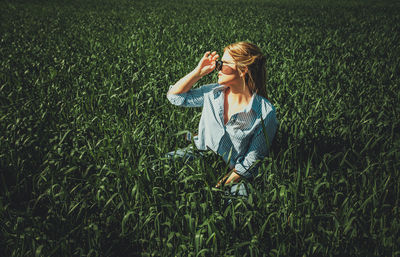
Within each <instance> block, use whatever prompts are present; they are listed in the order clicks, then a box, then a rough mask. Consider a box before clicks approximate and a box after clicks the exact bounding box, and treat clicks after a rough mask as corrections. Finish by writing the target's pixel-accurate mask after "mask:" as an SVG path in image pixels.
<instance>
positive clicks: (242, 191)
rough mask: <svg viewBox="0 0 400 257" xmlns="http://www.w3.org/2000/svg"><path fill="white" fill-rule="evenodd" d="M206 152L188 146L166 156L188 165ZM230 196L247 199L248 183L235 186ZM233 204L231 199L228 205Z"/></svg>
mask: <svg viewBox="0 0 400 257" xmlns="http://www.w3.org/2000/svg"><path fill="white" fill-rule="evenodd" d="M203 153H204V151H200V150H197V149H194V148H193V146H191V145H190V146H188V147H185V148H181V149H178V150H176V151H172V152H169V153H167V154H166V155H165V157H166V158H168V159H170V160H172V159H175V160H179V161H183V163H185V164H186V163H188V162H192V161H194V160H196V159H199V158H202V157H203ZM230 194H231V195H232V196H244V197H247V196H248V193H247V186H246V181H244V180H242V182H241V183H238V184H234V185H232V187H231V188H230ZM230 202H231V199H229V201H228V203H230Z"/></svg>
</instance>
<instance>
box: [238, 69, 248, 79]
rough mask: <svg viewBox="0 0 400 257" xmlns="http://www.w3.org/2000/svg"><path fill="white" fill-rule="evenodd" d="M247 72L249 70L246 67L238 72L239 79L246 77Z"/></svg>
mask: <svg viewBox="0 0 400 257" xmlns="http://www.w3.org/2000/svg"><path fill="white" fill-rule="evenodd" d="M248 71H249V69H248V68H247V67H244V70H243V71H240V77H241V78H244V76H246V74H247V72H248Z"/></svg>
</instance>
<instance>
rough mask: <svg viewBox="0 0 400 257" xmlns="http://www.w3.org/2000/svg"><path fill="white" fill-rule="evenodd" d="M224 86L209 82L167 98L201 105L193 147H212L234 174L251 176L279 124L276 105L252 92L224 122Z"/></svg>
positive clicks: (172, 100)
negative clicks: (238, 109)
mask: <svg viewBox="0 0 400 257" xmlns="http://www.w3.org/2000/svg"><path fill="white" fill-rule="evenodd" d="M170 88H172V86H170ZM226 88H227V87H226V86H224V85H219V84H218V83H214V84H208V85H203V86H201V87H199V88H196V89H191V90H189V91H188V92H186V93H182V94H167V98H168V100H169V101H170V102H171V103H172V104H174V105H177V106H184V107H203V111H202V114H201V118H200V123H199V130H198V135H197V136H195V137H194V138H193V140H194V143H195V145H196V147H197V148H198V149H199V150H207V149H211V150H213V151H214V152H216V153H217V154H219V155H220V156H222V158H223V159H224V161H225V162H226V163H229V166H230V168H231V169H233V168H235V170H236V173H238V174H239V175H241V176H243V177H245V178H251V177H254V176H256V175H257V174H258V166H259V165H258V164H259V162H257V160H262V159H263V158H264V157H266V156H267V154H268V150H269V146H270V144H271V142H272V140H273V138H274V136H275V132H276V128H277V125H278V121H277V119H276V113H275V107H274V106H273V105H272V104H271V103H270V102H269V101H268V100H267V99H265V98H264V97H262V96H259V95H257V94H253V96H252V98H251V101H250V103H249V105H248V106H247V107H246V108H245V109H244V110H243V111H242V112H238V113H236V114H234V115H232V116H231V118H230V119H229V121H228V122H227V123H226V124H225V123H224V98H225V97H224V95H225V89H226ZM262 121H263V122H262ZM262 124H264V126H263V125H262ZM266 135H267V136H266Z"/></svg>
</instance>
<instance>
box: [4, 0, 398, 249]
mask: <svg viewBox="0 0 400 257" xmlns="http://www.w3.org/2000/svg"><path fill="white" fill-rule="evenodd" d="M0 8H1V10H2V11H1V16H0V57H1V58H0V219H1V222H0V232H1V234H0V236H1V237H0V256H399V255H400V247H399V246H400V236H399V233H400V231H399V228H400V215H399V214H400V208H399V198H400V175H399V170H400V151H399V149H400V136H399V131H400V105H399V101H400V90H399V84H400V76H399V75H400V74H399V73H400V66H399V64H400V61H399V60H400V44H399V42H400V33H399V31H400V15H399V13H400V6H399V4H398V2H397V1H384V2H379V3H374V2H372V1H366V2H365V1H352V2H347V1H322V2H321V1H289V0H287V1H261V0H253V1H239V0H234V1H209V0H207V1H206V0H204V1H152V2H148V1H127V0H126V1H125V0H117V1H83V0H77V1H2V2H1V3H0ZM240 40H249V41H251V42H253V43H256V44H257V45H259V46H260V47H261V48H262V49H263V51H264V52H265V53H266V55H267V57H268V58H267V59H268V61H267V70H268V81H267V82H268V85H267V92H268V97H269V99H270V101H271V102H272V103H273V104H274V105H275V106H276V109H277V113H278V119H279V121H280V126H279V130H278V132H277V135H276V138H275V140H274V142H273V144H272V150H271V154H270V156H269V157H268V158H266V159H265V160H263V164H262V169H261V170H262V172H261V174H260V175H259V176H258V177H257V178H256V179H255V181H254V182H253V184H252V192H253V193H252V195H251V196H250V197H249V199H247V200H244V199H237V200H236V201H234V203H233V204H232V205H230V206H228V208H224V201H225V200H226V199H225V198H226V196H224V194H223V192H222V190H217V189H215V188H213V187H214V185H215V184H216V182H217V181H218V179H219V178H221V177H222V176H223V174H224V173H226V172H227V167H225V164H224V163H223V161H222V160H221V159H220V158H218V157H217V156H215V155H213V154H209V155H207V156H206V157H205V160H203V161H201V160H197V161H195V162H194V163H192V164H190V165H181V164H177V163H167V162H165V161H163V160H162V157H163V155H164V153H166V152H168V151H171V150H173V149H176V148H179V147H185V146H186V143H185V142H184V139H183V138H181V136H178V135H176V133H178V132H179V131H183V130H190V131H193V132H194V131H195V130H196V128H197V124H198V121H199V117H200V109H185V108H176V107H174V106H172V105H171V104H170V103H169V102H168V101H167V99H166V97H165V95H166V92H167V90H168V87H169V85H171V84H174V83H175V82H176V81H177V80H178V79H179V78H181V77H182V76H183V75H185V74H186V73H188V72H189V71H190V70H191V69H193V68H194V67H195V65H196V64H197V62H198V61H199V59H200V57H201V56H202V54H203V53H204V52H205V51H209V50H217V51H219V53H220V54H221V55H222V49H223V48H224V47H225V46H226V45H227V44H229V43H232V42H236V41H240ZM215 81H216V77H215V74H212V75H209V76H207V77H205V78H203V79H202V80H201V81H200V82H199V84H206V83H210V82H215Z"/></svg>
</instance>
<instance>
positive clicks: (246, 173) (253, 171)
mask: <svg viewBox="0 0 400 257" xmlns="http://www.w3.org/2000/svg"><path fill="white" fill-rule="evenodd" d="M258 166H259V165H256V166H254V167H251V168H250V169H247V168H246V167H244V166H243V164H241V163H236V165H235V171H236V173H237V174H239V175H240V176H242V177H244V178H246V179H250V178H253V177H255V176H257V174H258Z"/></svg>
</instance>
